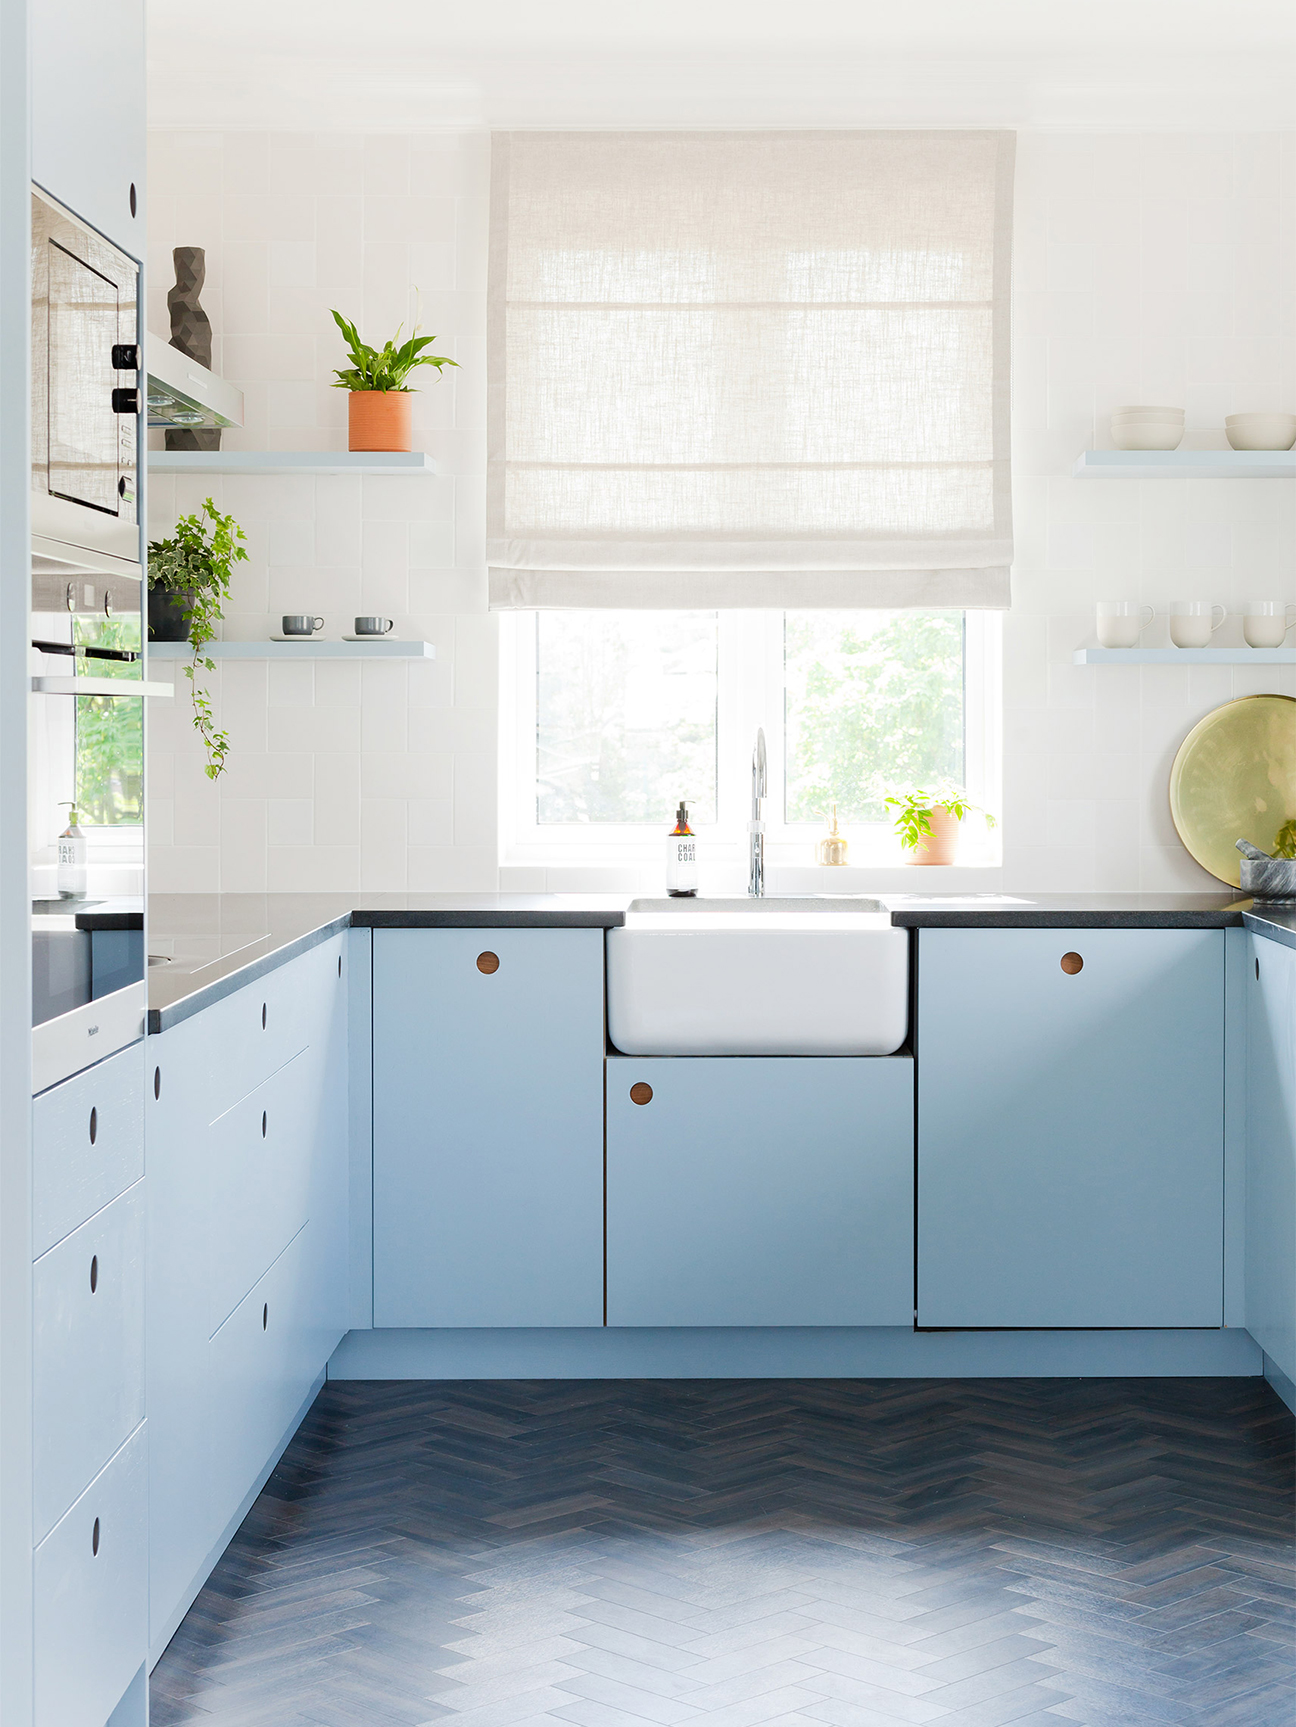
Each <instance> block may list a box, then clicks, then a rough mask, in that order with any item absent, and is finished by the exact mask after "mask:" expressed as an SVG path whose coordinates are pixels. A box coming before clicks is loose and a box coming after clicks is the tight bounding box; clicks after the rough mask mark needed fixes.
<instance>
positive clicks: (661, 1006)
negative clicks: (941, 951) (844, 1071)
mask: <svg viewBox="0 0 1296 1727" xmlns="http://www.w3.org/2000/svg"><path fill="white" fill-rule="evenodd" d="M607 962H608V1031H609V1034H610V1036H611V1039H612V1044H613V1047H614V1048H615V1049H618V1050H620V1051H621V1052H622V1054H624V1055H890V1054H891V1053H892V1052H893V1051H894V1050H897V1049H899V1047H900V1045H901V1044H902V1043H903V1042H904V1040H905V1034H906V1032H907V1031H908V1027H909V938H908V935H907V934H906V932H905V931H904V930H902V929H892V927H891V919H890V915H889V914H888V913H887V912H886V911H885V910H883V908H882V906H881V904H880V903H879V902H878V901H877V900H873V899H813V898H806V899H695V900H689V899H637V900H632V901H631V902H630V905H629V908H628V909H627V911H626V921H625V927H624V928H623V929H610V930H609V931H608V933H607Z"/></svg>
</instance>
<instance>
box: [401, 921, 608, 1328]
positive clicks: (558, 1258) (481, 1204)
mask: <svg viewBox="0 0 1296 1727" xmlns="http://www.w3.org/2000/svg"><path fill="white" fill-rule="evenodd" d="M484 954H492V955H494V956H495V958H496V959H497V960H498V962H499V964H498V968H497V969H495V970H490V969H482V968H481V967H479V965H478V960H479V957H480V956H482V955H484ZM490 964H491V962H490V960H488V959H483V960H482V967H486V968H489V967H490ZM603 1024H604V1020H603V933H602V931H601V930H554V929H487V930H460V929H435V930H376V931H375V932H374V944H373V1039H374V1042H373V1091H374V1105H373V1111H374V1115H373V1119H374V1324H375V1325H377V1326H385V1325H413V1326H473V1325H491V1326H493V1325H519V1326H540V1325H545V1326H547V1325H600V1324H601V1323H602V1320H603V1048H604V1034H603Z"/></svg>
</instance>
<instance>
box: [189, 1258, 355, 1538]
mask: <svg viewBox="0 0 1296 1727" xmlns="http://www.w3.org/2000/svg"><path fill="white" fill-rule="evenodd" d="M312 1247H313V1242H312V1237H311V1230H310V1226H309V1225H307V1226H306V1228H304V1229H303V1230H302V1231H301V1232H300V1234H298V1235H297V1236H296V1237H295V1238H294V1239H293V1240H292V1241H291V1242H289V1244H288V1246H287V1247H286V1248H285V1249H284V1251H283V1253H282V1254H280V1256H279V1258H278V1259H277V1260H276V1261H275V1262H274V1264H273V1265H272V1266H271V1267H270V1269H269V1270H268V1271H267V1272H266V1274H265V1275H264V1277H262V1278H261V1279H260V1280H259V1282H258V1283H257V1284H256V1285H255V1287H254V1288H253V1289H251V1290H249V1292H248V1294H247V1295H246V1296H245V1298H244V1299H243V1300H242V1301H241V1302H240V1303H239V1305H238V1306H237V1307H236V1308H235V1310H234V1312H233V1313H231V1314H230V1316H229V1318H228V1319H227V1320H226V1321H225V1323H224V1325H222V1326H221V1328H220V1330H219V1331H218V1332H217V1333H216V1335H215V1336H214V1337H213V1338H212V1339H211V1342H210V1344H209V1345H208V1352H207V1368H208V1374H209V1377H210V1382H211V1399H210V1403H209V1406H208V1407H209V1421H210V1428H209V1431H208V1433H207V1435H206V1437H205V1444H206V1447H207V1461H208V1467H207V1473H206V1478H205V1487H204V1493H205V1497H206V1501H207V1504H208V1507H209V1513H210V1533H209V1536H208V1541H209V1544H210V1543H211V1542H214V1541H215V1540H217V1539H218V1538H219V1536H220V1535H221V1533H222V1532H223V1530H224V1529H225V1527H226V1525H227V1524H228V1522H229V1520H230V1518H231V1517H233V1516H234V1514H235V1512H236V1511H237V1510H238V1508H239V1506H240V1505H241V1504H242V1502H243V1500H244V1498H245V1497H246V1496H247V1494H248V1492H249V1491H250V1489H251V1487H252V1485H253V1483H254V1482H255V1480H256V1478H257V1476H258V1475H259V1474H260V1472H261V1470H262V1469H264V1468H265V1466H266V1463H267V1462H268V1461H269V1459H270V1456H271V1453H272V1452H273V1450H274V1448H275V1446H276V1445H277V1444H278V1443H279V1441H280V1440H282V1439H283V1437H284V1433H285V1430H286V1428H287V1426H288V1423H289V1422H290V1421H291V1419H292V1417H293V1415H294V1414H295V1413H296V1411H297V1410H298V1408H300V1406H301V1402H302V1400H303V1398H304V1397H305V1396H306V1393H307V1391H308V1390H309V1389H310V1385H311V1382H312V1380H313V1379H314V1378H315V1377H316V1375H317V1374H318V1373H320V1372H321V1371H322V1369H323V1367H324V1365H325V1359H326V1358H321V1359H316V1357H315V1356H314V1355H313V1354H312V1341H313V1340H315V1339H316V1338H317V1336H318V1330H317V1325H316V1322H315V1320H314V1316H313V1314H312V1312H311V1307H312V1302H313V1300H314V1298H315V1297H316V1295H317V1293H318V1286H317V1280H316V1279H315V1278H314V1277H313V1276H312V1272H313V1269H314V1268H313V1266H312V1262H311V1257H310V1256H311V1252H312Z"/></svg>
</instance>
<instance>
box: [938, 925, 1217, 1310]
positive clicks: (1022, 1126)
mask: <svg viewBox="0 0 1296 1727" xmlns="http://www.w3.org/2000/svg"><path fill="white" fill-rule="evenodd" d="M1068 954H1075V955H1078V956H1079V959H1080V961H1081V967H1080V969H1079V970H1074V969H1073V970H1066V969H1063V965H1062V961H1063V959H1064V958H1065V957H1066V956H1067V955H1068ZM1067 963H1068V966H1071V967H1074V964H1075V961H1074V960H1068V962H1067ZM917 1061H918V1323H919V1324H920V1325H922V1326H953V1327H959V1326H968V1327H1000V1326H1003V1327H1025V1328H1034V1327H1107V1326H1111V1327H1152V1328H1160V1327H1213V1326H1218V1325H1220V1324H1222V1322H1223V1172H1224V1150H1223V1133H1224V1105H1223V1090H1224V932H1223V931H1222V930H1128V929H1126V930H1101V929H1099V930H1094V929H1074V930H1002V929H1000V930H922V931H920V933H919V942H918V1044H917Z"/></svg>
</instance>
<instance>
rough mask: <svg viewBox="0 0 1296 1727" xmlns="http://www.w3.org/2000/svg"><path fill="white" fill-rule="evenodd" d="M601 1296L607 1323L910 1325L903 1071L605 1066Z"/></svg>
mask: <svg viewBox="0 0 1296 1727" xmlns="http://www.w3.org/2000/svg"><path fill="white" fill-rule="evenodd" d="M642 1086H648V1087H650V1088H651V1092H652V1095H651V1097H650V1098H649V1099H648V1100H647V1101H646V1102H637V1101H636V1098H642V1097H643V1096H644V1095H645V1094H644V1092H643V1091H642V1090H639V1089H634V1090H632V1088H639V1087H642ZM607 1287H608V1294H607V1303H608V1312H607V1322H608V1324H609V1325H912V1324H913V1062H912V1061H910V1060H908V1059H906V1058H904V1057H889V1056H883V1057H850V1056H836V1057H825V1058H822V1059H820V1058H815V1057H798V1056H781V1057H755V1056H698V1057H687V1058H678V1057H676V1058H669V1057H650V1058H647V1059H642V1058H638V1057H630V1056H623V1057H615V1058H613V1059H610V1060H609V1061H608V1064H607Z"/></svg>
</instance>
